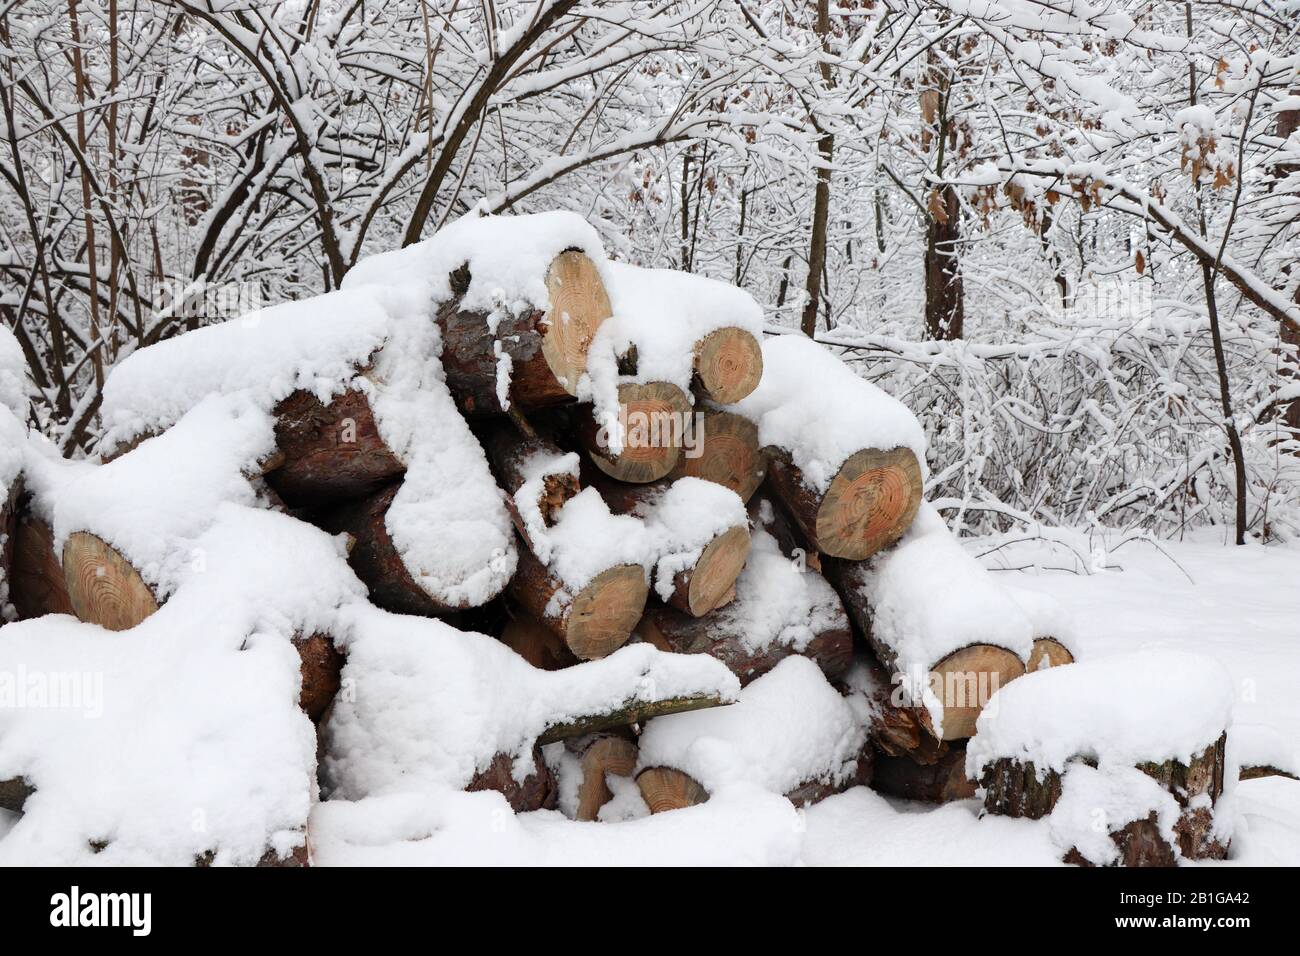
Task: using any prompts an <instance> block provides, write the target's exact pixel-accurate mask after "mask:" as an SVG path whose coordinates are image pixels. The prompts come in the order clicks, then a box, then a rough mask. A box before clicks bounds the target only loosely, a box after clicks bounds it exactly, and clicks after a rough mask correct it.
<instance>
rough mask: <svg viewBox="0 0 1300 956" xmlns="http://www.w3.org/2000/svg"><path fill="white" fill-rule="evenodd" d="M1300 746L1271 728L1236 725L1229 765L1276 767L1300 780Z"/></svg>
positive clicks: (1230, 749) (1229, 750)
mask: <svg viewBox="0 0 1300 956" xmlns="http://www.w3.org/2000/svg"><path fill="white" fill-rule="evenodd" d="M1296 748H1297V742H1296V741H1295V740H1294V739H1293V738H1288V737H1287V736H1286V735H1285V734H1283V733H1281V732H1280V731H1278V730H1277V729H1276V728H1274V727H1270V726H1268V725H1267V724H1247V723H1243V722H1241V721H1240V720H1234V721H1233V723H1232V734H1231V735H1230V736H1229V738H1228V762H1229V763H1230V764H1233V765H1235V766H1237V767H1272V768H1273V769H1274V770H1280V771H1282V772H1283V773H1289V774H1291V776H1293V777H1300V752H1297V749H1296Z"/></svg>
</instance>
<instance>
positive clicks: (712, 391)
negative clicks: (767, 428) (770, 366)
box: [695, 326, 763, 405]
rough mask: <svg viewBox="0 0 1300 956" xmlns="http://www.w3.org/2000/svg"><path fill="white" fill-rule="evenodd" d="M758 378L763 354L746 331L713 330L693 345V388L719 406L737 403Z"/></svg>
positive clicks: (728, 328)
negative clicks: (694, 386)
mask: <svg viewBox="0 0 1300 956" xmlns="http://www.w3.org/2000/svg"><path fill="white" fill-rule="evenodd" d="M762 377H763V350H762V348H760V347H759V344H758V339H756V338H754V335H753V333H751V332H749V331H747V330H746V329H741V328H736V327H735V326H728V327H726V328H721V329H716V330H715V331H713V332H710V333H709V334H708V335H706V336H705V337H704V338H702V339H701V340H700V341H699V342H697V343H696V344H695V385H696V387H697V388H698V389H699V390H700V391H701V392H702V393H703V394H704V395H705V396H706V397H707V398H710V399H712V400H713V401H715V402H718V403H719V404H721V405H730V404H732V403H733V402H738V401H740V400H741V399H742V398H744V397H745V396H746V395H748V394H749V393H750V392H752V391H753V390H754V389H756V388H758V383H759V381H760V380H761V379H762Z"/></svg>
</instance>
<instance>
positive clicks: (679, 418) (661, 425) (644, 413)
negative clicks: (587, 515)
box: [575, 382, 691, 483]
mask: <svg viewBox="0 0 1300 956" xmlns="http://www.w3.org/2000/svg"><path fill="white" fill-rule="evenodd" d="M690 423H691V404H690V400H689V399H688V398H687V397H686V393H685V392H683V391H682V390H681V389H680V388H678V387H677V386H676V385H674V384H672V383H671V382H644V383H642V382H624V383H623V384H621V385H619V386H618V410H617V422H613V423H605V422H603V421H601V420H599V419H598V418H597V415H596V412H595V409H594V407H592V406H585V405H584V406H583V407H582V408H581V409H580V410H579V411H578V414H577V416H576V422H575V426H576V427H575V437H576V438H577V439H578V441H579V442H580V443H581V445H582V447H583V448H585V449H586V451H587V454H588V456H589V457H590V458H591V461H592V462H593V463H594V464H595V465H596V467H597V468H599V469H600V470H601V471H603V472H604V473H605V474H606V475H608V476H609V477H611V478H616V479H618V480H619V481H628V482H636V483H644V482H648V481H658V480H659V479H660V478H663V477H664V476H665V475H667V474H668V473H669V472H671V471H672V470H673V468H675V467H676V465H677V463H678V461H680V460H681V455H682V447H683V445H684V444H685V443H686V442H687V441H688V440H689V437H690V435H689V430H690V427H691V425H690Z"/></svg>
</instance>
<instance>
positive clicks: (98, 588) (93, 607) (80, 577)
mask: <svg viewBox="0 0 1300 956" xmlns="http://www.w3.org/2000/svg"><path fill="white" fill-rule="evenodd" d="M63 574H64V580H65V581H66V582H67V587H68V599H69V601H70V602H71V604H72V609H73V610H74V611H75V612H76V615H77V617H78V618H79V619H81V620H82V621H85V622H86V623H88V624H98V625H100V626H101V627H105V628H107V629H108V630H110V631H126V630H129V629H130V628H133V627H135V626H136V625H137V624H139V623H140V622H141V621H143V620H144V619H145V618H147V617H148V616H149V615H151V614H153V613H154V612H155V611H157V610H158V600H157V598H156V597H154V593H153V591H152V590H151V589H150V588H149V585H147V584H145V582H144V579H143V578H142V577H140V573H139V572H138V571H137V570H136V569H135V568H134V567H132V566H131V563H130V562H129V561H127V560H126V558H124V557H122V555H121V554H120V553H119V552H118V551H117V550H116V549H115V548H113V547H112V546H111V545H109V544H108V543H107V542H105V541H104V540H103V539H102V538H99V537H97V536H96V535H93V534H90V533H89V532H86V531H74V532H73V533H72V534H70V535H68V540H67V542H66V543H65V544H64V545H63Z"/></svg>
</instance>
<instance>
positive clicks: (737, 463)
mask: <svg viewBox="0 0 1300 956" xmlns="http://www.w3.org/2000/svg"><path fill="white" fill-rule="evenodd" d="M695 412H696V418H695V419H694V424H693V425H692V433H691V441H690V442H689V443H688V445H687V447H686V448H684V449H683V450H682V454H681V456H680V457H679V458H678V459H677V465H676V467H674V468H673V470H672V471H670V472H669V473H668V477H669V478H703V479H704V480H705V481H712V482H715V483H717V484H719V485H722V486H723V487H724V488H730V489H731V490H732V491H734V492H735V493H736V494H737V495H739V496H740V500H741V501H744V502H748V501H749V499H750V498H751V497H752V496H753V494H754V492H755V491H757V490H758V487H759V485H761V484H762V483H763V476H764V475H766V474H767V456H766V455H764V454H763V450H762V449H761V448H760V447H759V445H758V426H757V425H755V424H754V423H753V422H752V421H750V420H749V419H748V418H745V417H744V416H743V415H737V414H735V413H734V412H728V411H725V410H723V409H720V408H714V407H711V406H705V407H703V408H701V406H700V405H698V404H697V405H696V409H695Z"/></svg>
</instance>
